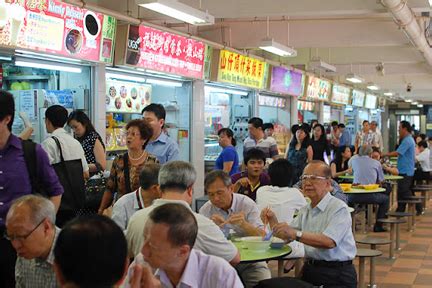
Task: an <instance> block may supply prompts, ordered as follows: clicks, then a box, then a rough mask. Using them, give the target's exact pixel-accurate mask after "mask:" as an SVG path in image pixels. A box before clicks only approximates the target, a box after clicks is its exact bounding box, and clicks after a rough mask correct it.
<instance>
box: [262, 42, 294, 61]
mask: <svg viewBox="0 0 432 288" xmlns="http://www.w3.org/2000/svg"><path fill="white" fill-rule="evenodd" d="M259 48H260V49H262V50H265V51H267V52H270V53H273V54H276V55H279V56H282V57H296V56H297V51H296V50H295V49H293V48H291V47H288V46H285V45H283V44H281V43H278V42H276V41H274V40H273V39H268V38H266V39H264V40H262V41H261V42H260V44H259Z"/></svg>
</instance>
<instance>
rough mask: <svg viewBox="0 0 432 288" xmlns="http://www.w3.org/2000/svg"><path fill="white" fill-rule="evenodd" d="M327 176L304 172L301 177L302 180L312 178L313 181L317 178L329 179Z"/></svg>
mask: <svg viewBox="0 0 432 288" xmlns="http://www.w3.org/2000/svg"><path fill="white" fill-rule="evenodd" d="M327 179H328V178H327V177H324V176H317V175H310V174H303V175H302V176H301V177H300V180H301V181H306V180H311V181H315V180H327Z"/></svg>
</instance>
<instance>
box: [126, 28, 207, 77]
mask: <svg viewBox="0 0 432 288" xmlns="http://www.w3.org/2000/svg"><path fill="white" fill-rule="evenodd" d="M204 56H205V45H204V43H203V42H199V41H196V40H193V39H190V38H186V37H183V36H179V35H174V34H171V33H168V32H164V31H160V30H157V29H154V28H151V27H147V26H143V25H141V26H133V25H131V26H130V27H129V39H128V43H127V55H126V64H128V65H133V66H138V67H142V68H145V69H151V70H155V71H160V72H165V73H171V74H176V75H180V76H185V77H190V78H198V79H202V78H203V71H204Z"/></svg>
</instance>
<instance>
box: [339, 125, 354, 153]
mask: <svg viewBox="0 0 432 288" xmlns="http://www.w3.org/2000/svg"><path fill="white" fill-rule="evenodd" d="M338 127H339V131H340V133H341V136H340V138H339V147H342V146H351V134H350V132H349V131H348V130H347V129H345V124H343V123H340V124H339V125H338Z"/></svg>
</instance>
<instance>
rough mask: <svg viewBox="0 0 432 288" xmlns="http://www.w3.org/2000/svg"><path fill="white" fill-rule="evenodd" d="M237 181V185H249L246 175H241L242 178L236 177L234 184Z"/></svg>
mask: <svg viewBox="0 0 432 288" xmlns="http://www.w3.org/2000/svg"><path fill="white" fill-rule="evenodd" d="M237 183H238V185H240V186H242V187H248V186H249V185H250V181H249V178H247V177H242V178H240V179H238V180H237V182H236V184H237Z"/></svg>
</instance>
